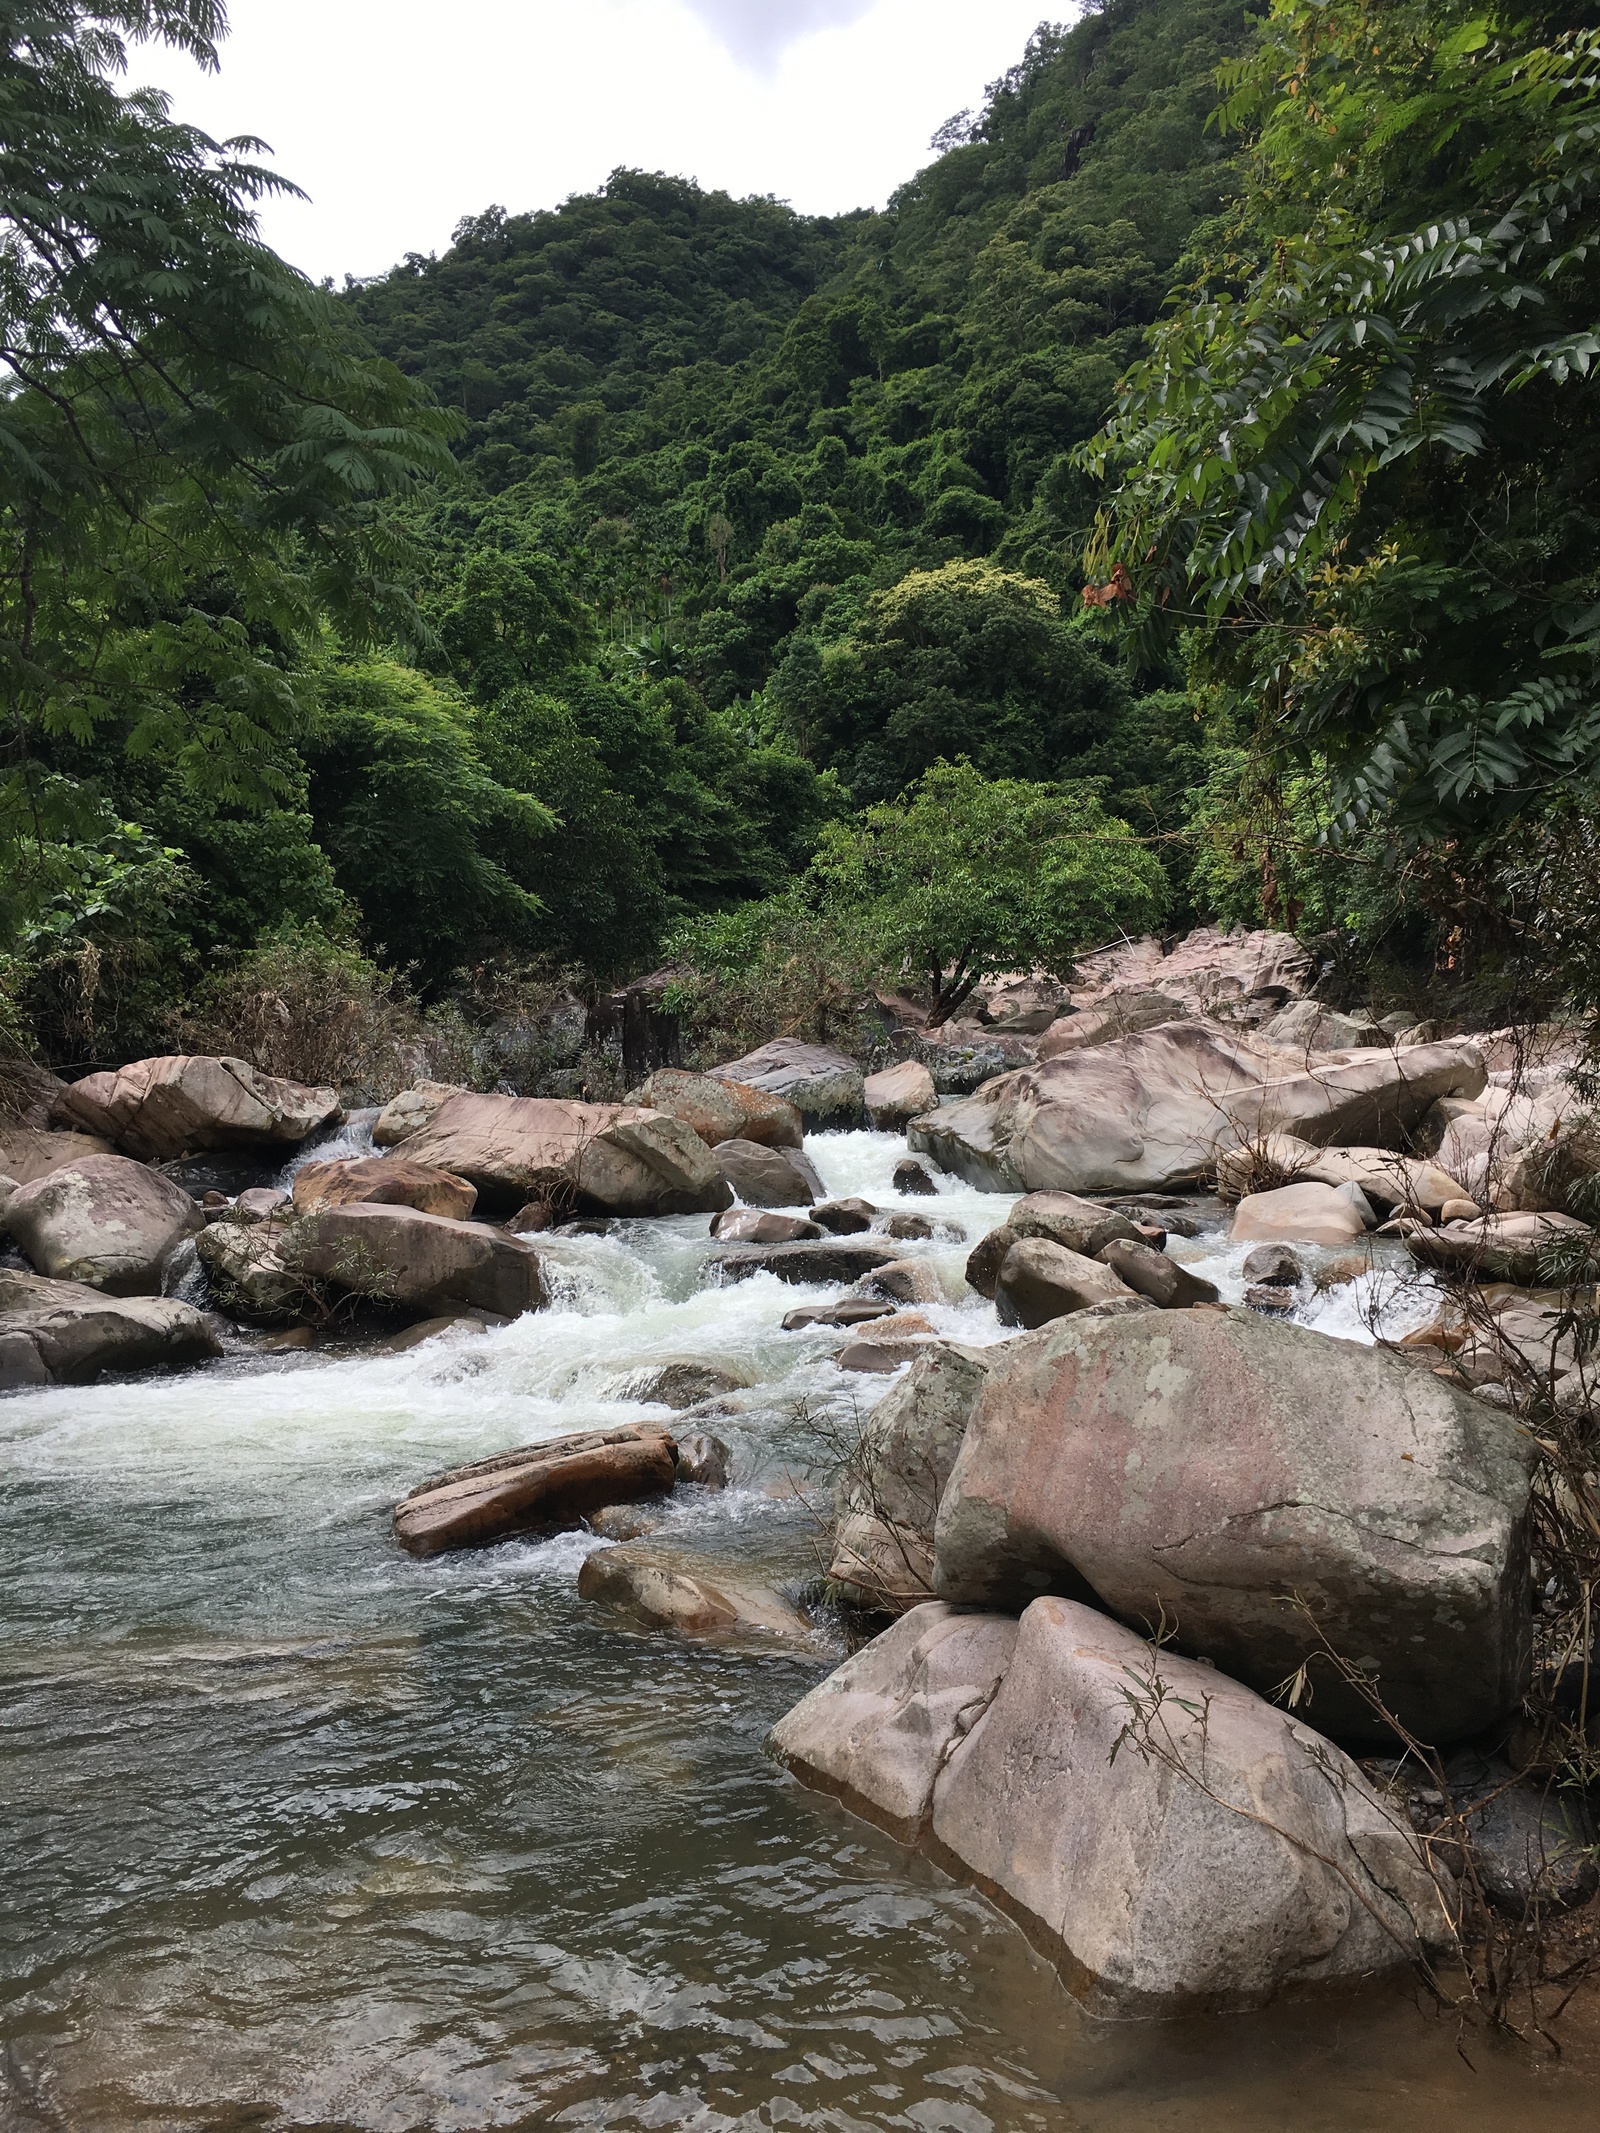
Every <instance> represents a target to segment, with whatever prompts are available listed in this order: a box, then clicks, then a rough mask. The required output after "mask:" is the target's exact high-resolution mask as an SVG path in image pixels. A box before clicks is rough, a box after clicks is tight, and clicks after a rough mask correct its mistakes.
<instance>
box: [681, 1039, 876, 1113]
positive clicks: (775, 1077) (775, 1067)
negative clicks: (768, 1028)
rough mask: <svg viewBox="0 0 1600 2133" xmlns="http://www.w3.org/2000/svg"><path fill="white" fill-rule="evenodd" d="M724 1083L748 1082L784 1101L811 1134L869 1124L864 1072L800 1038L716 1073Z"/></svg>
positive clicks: (731, 1063)
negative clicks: (801, 1119) (829, 1128)
mask: <svg viewBox="0 0 1600 2133" xmlns="http://www.w3.org/2000/svg"><path fill="white" fill-rule="evenodd" d="M716 1077H717V1079H718V1080H719V1081H736V1082H742V1083H744V1084H745V1085H746V1086H747V1087H749V1088H753V1089H760V1090H762V1091H764V1092H765V1093H766V1094H767V1095H769V1096H781V1097H782V1098H783V1100H784V1101H785V1102H786V1103H790V1104H793V1106H794V1108H795V1109H796V1110H797V1111H798V1112H799V1113H800V1115H801V1117H802V1118H803V1119H804V1121H805V1124H806V1127H807V1129H808V1131H810V1132H813V1133H816V1132H821V1131H823V1130H824V1129H825V1128H827V1127H829V1126H860V1125H864V1124H865V1123H866V1103H865V1097H864V1085H863V1081H862V1075H861V1069H860V1068H859V1067H858V1066H857V1065H856V1063H855V1061H854V1060H853V1059H849V1058H847V1057H846V1056H845V1054H844V1053H843V1052H836V1051H834V1050H832V1049H831V1048H830V1047H829V1046H827V1045H825V1044H805V1043H802V1042H801V1040H800V1039H799V1038H797V1037H776V1038H774V1039H773V1041H772V1042H771V1043H770V1044H763V1045H761V1046H760V1047H758V1049H757V1050H755V1051H753V1052H747V1053H746V1054H745V1056H744V1057H743V1058H742V1059H734V1060H730V1061H729V1063H728V1064H727V1065H726V1066H719V1067H718V1068H717V1069H716Z"/></svg>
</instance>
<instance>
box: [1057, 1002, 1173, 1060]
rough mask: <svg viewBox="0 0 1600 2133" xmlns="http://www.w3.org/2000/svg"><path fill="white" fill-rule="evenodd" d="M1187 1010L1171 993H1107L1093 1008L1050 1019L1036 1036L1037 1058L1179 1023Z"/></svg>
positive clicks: (1105, 1042)
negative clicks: (1039, 1036) (1048, 1024)
mask: <svg viewBox="0 0 1600 2133" xmlns="http://www.w3.org/2000/svg"><path fill="white" fill-rule="evenodd" d="M1188 1012H1189V1010H1188V1008H1187V1007H1186V1006H1185V1005H1184V1003H1183V1002H1182V1001H1181V1000H1178V999H1174V998H1173V996H1172V995H1171V994H1170V993H1164V992H1113V993H1108V994H1107V995H1106V997H1105V998H1104V999H1103V1000H1099V1001H1096V1003H1095V1004H1094V1005H1093V1006H1092V1007H1085V1008H1083V1009H1081V1010H1080V1011H1079V1012H1078V1013H1077V1014H1075V1015H1063V1016H1062V1017H1061V1019H1060V1021H1058V1022H1053V1023H1052V1024H1051V1025H1050V1027H1049V1029H1048V1030H1047V1031H1046V1032H1045V1034H1044V1035H1043V1036H1042V1037H1041V1038H1040V1039H1039V1057H1040V1058H1041V1059H1059V1058H1060V1057H1061V1056H1062V1054H1063V1053H1065V1052H1078V1051H1082V1050H1083V1049H1084V1047H1085V1046H1086V1045H1093V1044H1110V1043H1111V1042H1112V1041H1113V1039H1114V1038H1117V1037H1132V1036H1136V1035H1137V1034H1138V1033H1139V1031H1140V1030H1147V1029H1159V1028H1160V1026H1161V1025H1162V1023H1164V1022H1181V1021H1182V1020H1183V1018H1184V1016H1185V1015H1187V1013H1188Z"/></svg>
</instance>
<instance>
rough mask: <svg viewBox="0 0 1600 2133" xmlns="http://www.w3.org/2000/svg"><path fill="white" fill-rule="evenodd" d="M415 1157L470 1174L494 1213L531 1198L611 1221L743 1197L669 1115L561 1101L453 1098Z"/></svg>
mask: <svg viewBox="0 0 1600 2133" xmlns="http://www.w3.org/2000/svg"><path fill="white" fill-rule="evenodd" d="M405 1150H406V1155H407V1157H408V1158H409V1160H410V1161H412V1162H414V1163H427V1164H431V1165H434V1166H436V1167H437V1168H439V1169H441V1170H448V1171H452V1172H453V1173H454V1174H455V1175H456V1176H457V1177H462V1178H466V1179H467V1180H468V1181H469V1183H471V1184H473V1185H475V1186H476V1187H477V1189H478V1195H479V1203H480V1206H481V1208H482V1209H483V1210H484V1211H485V1212H487V1213H494V1212H496V1211H497V1210H504V1211H505V1212H507V1213H509V1212H510V1211H511V1210H512V1209H513V1208H515V1207H518V1206H520V1205H521V1204H522V1202H523V1201H525V1200H527V1199H529V1198H538V1199H544V1200H548V1201H552V1202H554V1203H556V1204H563V1203H564V1204H568V1205H571V1206H572V1207H573V1208H574V1209H575V1210H576V1211H577V1212H579V1213H595V1214H606V1215H671V1214H676V1215H687V1214H714V1213H716V1212H717V1211H718V1210H719V1209H721V1208H724V1207H727V1206H729V1205H731V1203H732V1200H733V1192H732V1189H731V1188H730V1186H729V1184H728V1181H727V1179H726V1178H725V1177H724V1176H723V1175H722V1173H721V1171H720V1170H719V1169H718V1168H717V1165H716V1162H715V1159H714V1157H713V1153H712V1151H711V1150H710V1149H709V1148H708V1147H707V1146H706V1144H705V1142H704V1141H703V1140H702V1139H701V1138H700V1136H699V1134H697V1133H695V1132H694V1131H692V1130H691V1128H690V1127H688V1126H686V1125H684V1124H683V1123H682V1121H681V1120H679V1119H676V1118H669V1117H668V1116H667V1115H666V1113H665V1112H663V1111H643V1110H639V1109H637V1108H635V1107H633V1106H630V1105H627V1104H587V1103H576V1102H567V1101H564V1100H561V1099H558V1098H554V1097H537V1096H479V1095H474V1094H470V1093H465V1092H464V1093H461V1094H458V1095H455V1096H451V1097H448V1098H447V1099H446V1100H445V1101H444V1102H443V1103H441V1104H440V1105H439V1107H438V1109H437V1110H436V1111H435V1112H434V1114H433V1116H432V1118H431V1119H430V1120H429V1122H428V1123H427V1124H426V1125H425V1126H420V1127H418V1129H417V1130H416V1132H415V1133H412V1134H409V1135H408V1136H407V1138H406V1142H405Z"/></svg>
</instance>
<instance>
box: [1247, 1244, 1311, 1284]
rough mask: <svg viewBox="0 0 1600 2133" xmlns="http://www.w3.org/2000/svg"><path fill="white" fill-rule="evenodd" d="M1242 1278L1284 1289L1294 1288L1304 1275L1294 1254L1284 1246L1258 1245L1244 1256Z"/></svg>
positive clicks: (1302, 1268)
mask: <svg viewBox="0 0 1600 2133" xmlns="http://www.w3.org/2000/svg"><path fill="white" fill-rule="evenodd" d="M1243 1271H1244V1278H1245V1280H1246V1281H1259V1282H1265V1283H1268V1284H1269V1285H1270V1284H1277V1285H1278V1286H1280V1287H1283V1288H1286V1289H1292V1288H1294V1287H1295V1286H1296V1285H1297V1284H1298V1283H1299V1282H1300V1281H1301V1280H1302V1279H1303V1278H1304V1275H1305V1269H1304V1267H1302V1266H1301V1264H1300V1262H1299V1260H1298V1259H1297V1258H1296V1257H1295V1255H1294V1253H1293V1252H1291V1251H1290V1249H1289V1247H1288V1245H1286V1244H1258V1245H1257V1246H1256V1248H1255V1250H1254V1251H1253V1252H1247V1253H1246V1254H1245V1262H1244V1269H1243Z"/></svg>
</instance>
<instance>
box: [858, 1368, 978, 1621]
mask: <svg viewBox="0 0 1600 2133" xmlns="http://www.w3.org/2000/svg"><path fill="white" fill-rule="evenodd" d="M991 1360H992V1351H990V1350H989V1349H986V1348H965V1347H961V1346H958V1345H957V1344H956V1343H955V1342H953V1341H941V1342H939V1343H938V1345H937V1346H934V1347H930V1348H929V1349H928V1350H927V1352H926V1353H924V1354H923V1355H921V1356H920V1357H917V1358H915V1359H914V1360H913V1362H912V1368H911V1371H910V1374H909V1375H908V1376H907V1377H906V1378H905V1379H904V1381H903V1382H902V1383H901V1384H899V1385H897V1386H896V1387H895V1388H894V1390H893V1391H892V1392H891V1393H889V1394H888V1396H887V1397H886V1398H885V1399H883V1400H880V1401H879V1403H878V1405H877V1406H876V1407H875V1408H874V1409H873V1411H872V1413H871V1414H870V1415H868V1417H867V1420H866V1423H865V1425H864V1427H863V1429H862V1432H861V1436H860V1439H859V1441H858V1443H857V1445H856V1447H855V1450H854V1451H853V1452H852V1453H851V1455H850V1458H849V1460H848V1462H847V1464H846V1466H845V1469H844V1472H843V1474H842V1475H841V1477H840V1480H839V1483H838V1485H837V1487H836V1489H835V1491H834V1514H835V1519H836V1525H835V1530H834V1540H833V1554H832V1559H831V1560H830V1562H829V1565H828V1577H829V1579H830V1581H831V1582H832V1583H833V1584H834V1585H835V1586H837V1587H838V1589H839V1592H840V1596H841V1597H842V1598H844V1599H846V1600H848V1601H850V1602H851V1603H852V1605H854V1606H857V1607H866V1608H871V1609H874V1610H878V1611H883V1612H887V1613H892V1614H900V1613H903V1612H904V1610H905V1609H906V1608H908V1607H914V1606H916V1604H917V1603H918V1602H919V1601H921V1600H926V1599H928V1598H929V1597H930V1595H931V1594H932V1591H933V1527H934V1520H935V1518H936V1517H937V1515H938V1510H939V1499H940V1497H941V1496H942V1495H943V1494H944V1486H945V1483H946V1482H947V1481H948V1480H949V1478H950V1469H951V1468H952V1467H953V1466H954V1464H955V1458H956V1453H957V1452H958V1451H959V1450H960V1449H961V1439H962V1435H963V1433H964V1432H965V1430H966V1426H967V1417H968V1415H969V1414H970V1413H971V1412H972V1404H973V1402H974V1401H975V1400H976V1398H977V1396H978V1391H979V1388H980V1387H981V1386H982V1384H983V1382H984V1379H985V1377H986V1376H987V1374H988V1369H989V1363H990V1361H991Z"/></svg>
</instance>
